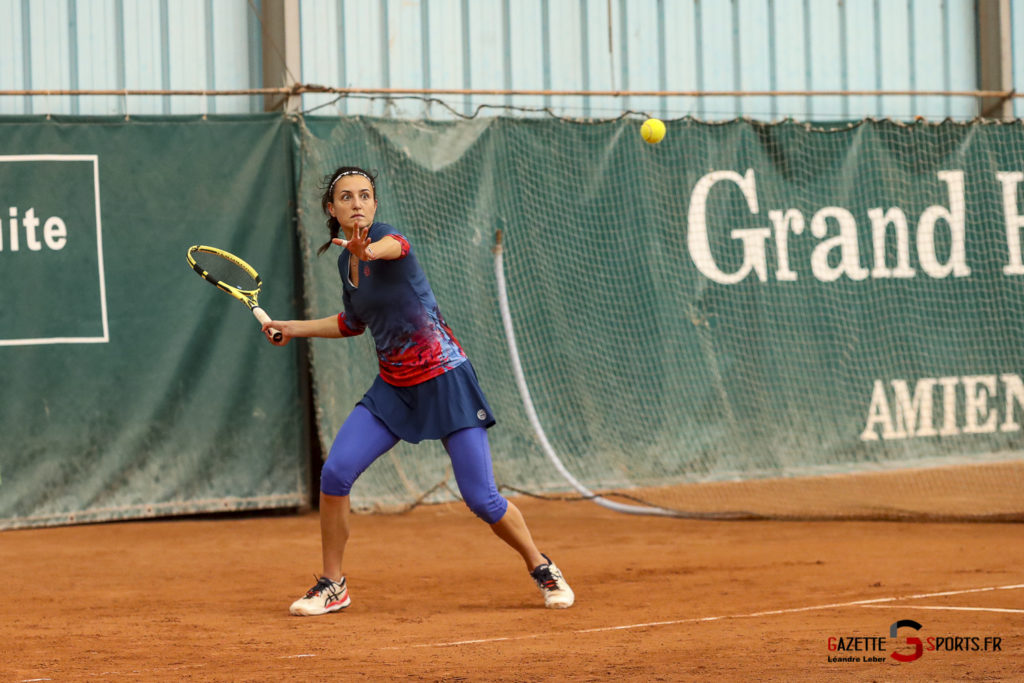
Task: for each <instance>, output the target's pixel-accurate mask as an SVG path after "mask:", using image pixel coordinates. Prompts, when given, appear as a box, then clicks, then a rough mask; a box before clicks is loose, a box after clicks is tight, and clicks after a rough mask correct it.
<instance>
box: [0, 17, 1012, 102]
mask: <svg viewBox="0 0 1024 683" xmlns="http://www.w3.org/2000/svg"><path fill="white" fill-rule="evenodd" d="M1021 4H1022V3H1021V2H1020V1H1019V0H1014V2H1013V3H1012V13H1013V16H1014V20H1013V27H1012V33H1013V36H1014V44H1015V45H1024V43H1022V42H1021V41H1024V8H1022V7H1021ZM299 7H300V30H301V61H302V66H301V72H302V73H301V76H300V75H298V74H296V76H297V77H298V78H299V80H300V81H302V82H305V83H318V84H323V85H329V86H339V87H344V86H350V87H395V88H453V89H527V90H550V89H555V90H559V89H563V90H672V91H712V90H713V91H732V90H876V89H878V90H893V89H906V90H974V89H976V88H977V87H978V70H979V69H978V59H977V45H976V41H977V38H976V36H977V26H976V23H977V22H976V18H975V12H976V10H975V0H302V2H301V3H300V6H299ZM260 8H261V2H260V0H0V89H2V90H16V89H183V88H187V89H211V90H212V89H243V88H251V87H259V86H260V85H261V84H262V81H263V77H262V76H263V75H262V73H261V51H262V50H263V48H264V43H263V40H262V38H261V30H260V23H259V13H260ZM268 49H275V46H272V45H268ZM1014 66H1015V73H1016V74H1020V76H1018V77H1017V78H1016V79H1015V80H1016V82H1018V83H1019V84H1020V85H1019V87H1018V89H1019V90H1024V50H1016V51H1015V54H1014ZM443 99H444V101H445V103H446V104H447V105H448V106H450V107H451V108H452V109H453V110H454V112H452V111H449V110H448V109H447V108H446V107H445V106H443V105H441V104H437V103H425V102H424V101H422V100H419V99H414V98H410V99H398V100H391V101H390V103H385V101H384V100H381V99H376V100H374V99H370V98H356V97H349V98H345V99H341V100H337V101H335V100H336V98H334V97H332V96H329V95H320V94H318V95H305V96H304V97H303V102H302V104H303V108H305V109H311V108H315V107H321V109H319V111H320V112H321V113H327V112H339V113H374V114H388V115H396V116H408V117H419V116H423V115H429V116H436V117H446V116H454V115H456V113H457V114H461V115H466V114H471V113H472V112H473V111H475V110H476V108H477V107H479V106H481V105H503V104H512V105H517V106H522V107H525V108H541V107H549V108H552V109H553V110H555V111H556V112H557V113H560V114H565V115H569V116H586V117H612V116H617V115H619V114H620V113H622V112H623V111H624V110H636V111H644V112H649V113H651V114H655V115H659V116H662V117H666V118H674V117H677V116H682V115H685V114H693V115H696V116H699V117H701V118H708V119H720V118H731V117H733V116H736V115H744V116H750V117H754V118H758V119H778V118H782V117H786V116H793V117H797V118H807V119H815V120H824V119H848V118H859V117H862V116H892V117H896V118H909V117H912V116H915V115H923V116H926V117H928V118H943V117H946V116H953V117H956V118H969V117H972V116H974V115H975V113H976V111H977V107H976V104H975V102H974V101H972V100H970V99H967V98H960V99H951V98H944V97H924V96H918V97H910V96H906V97H877V96H873V97H839V96H831V97H826V96H816V97H751V98H740V97H703V98H690V97H673V98H656V97H639V96H634V97H622V98H615V97H592V98H581V97H575V96H529V97H523V96H516V97H509V96H504V95H491V96H474V97H468V96H460V95H446V96H444V98H443ZM261 107H262V98H258V97H252V96H243V97H232V98H223V97H221V98H206V97H199V96H196V97H173V98H172V97H162V96H146V97H142V96H139V97H133V98H130V99H129V100H128V101H125V98H124V97H113V96H105V97H77V98H75V97H54V96H50V97H31V98H28V97H0V113H7V114H22V113H25V114H33V113H35V114H39V113H71V114H122V113H126V112H127V113H131V114H146V113H151V114H166V113H171V114H178V113H202V112H210V113H225V112H244V111H258V110H259V109H260V108H261ZM1016 107H1017V111H1018V112H1021V111H1024V106H1022V105H1021V103H1019V102H1018V103H1017V104H1016Z"/></svg>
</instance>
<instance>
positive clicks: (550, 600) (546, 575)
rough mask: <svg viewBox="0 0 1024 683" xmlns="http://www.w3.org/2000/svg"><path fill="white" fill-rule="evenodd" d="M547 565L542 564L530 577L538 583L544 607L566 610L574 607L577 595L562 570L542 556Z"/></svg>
mask: <svg viewBox="0 0 1024 683" xmlns="http://www.w3.org/2000/svg"><path fill="white" fill-rule="evenodd" d="M542 556H543V558H544V559H545V560H547V561H548V562H547V564H542V565H540V566H539V567H537V568H536V569H534V570H533V571H532V572H530V576H532V577H533V580H534V581H536V582H537V588H539V589H540V592H541V593H542V594H543V595H544V606H545V607H550V608H551V609H565V608H566V607H572V603H573V602H574V601H575V600H576V595H575V594H574V593H573V592H572V589H571V588H569V583H568V582H567V581H566V580H565V577H564V576H562V570H560V569H559V568H558V567H556V566H555V563H554V562H552V561H551V558H550V557H548V556H547V555H542Z"/></svg>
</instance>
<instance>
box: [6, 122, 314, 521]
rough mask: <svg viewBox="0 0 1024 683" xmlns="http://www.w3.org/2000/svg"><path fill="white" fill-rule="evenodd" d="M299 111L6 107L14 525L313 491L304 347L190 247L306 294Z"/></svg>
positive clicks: (283, 297) (263, 503)
mask: <svg viewBox="0 0 1024 683" xmlns="http://www.w3.org/2000/svg"><path fill="white" fill-rule="evenodd" d="M288 126H289V124H288V123H287V121H286V120H285V119H283V118H281V117H280V116H256V117H243V118H224V117H221V118H210V119H200V118H198V117H194V118H188V119H182V118H177V119H158V118H133V119H130V120H125V119H123V118H116V119H105V118H104V119H52V120H51V119H46V118H43V117H38V118H28V119H26V118H19V119H6V120H0V292H2V302H0V401H2V406H3V407H2V410H0V434H2V435H3V436H2V439H0V528H11V527H22V526H43V525H52V524H64V523H70V522H84V521H100V520H111V519H123V518H132V517H146V516H155V515H165V514H181V513H192V512H208V511H224V510H238V509H247V508H273V507H290V506H302V505H304V504H306V502H307V500H308V493H307V491H308V464H307V460H308V452H309V449H308V443H307V435H306V431H307V429H306V421H307V419H308V418H307V412H306V404H305V396H304V393H303V390H302V389H301V387H302V386H303V384H302V382H301V378H300V372H301V364H300V356H299V353H300V349H299V348H298V347H297V345H291V346H290V347H288V348H285V349H278V348H274V347H272V346H271V345H269V344H268V343H267V342H266V341H264V340H263V339H262V337H261V335H260V334H259V332H258V324H257V323H256V321H255V319H254V318H253V317H252V315H251V314H250V313H249V311H248V310H247V309H246V308H245V307H244V306H243V305H241V304H240V303H238V302H237V301H235V300H234V299H232V298H230V297H229V296H227V295H226V294H224V293H223V292H220V291H218V290H217V289H216V288H214V287H213V286H211V285H209V284H206V283H204V282H203V281H202V280H201V279H200V278H199V277H197V276H196V275H195V274H194V273H193V271H192V270H191V269H190V268H189V267H188V266H187V264H186V260H185V253H186V250H187V249H188V247H189V246H191V245H193V244H208V245H212V246H217V247H221V248H224V249H227V250H230V251H233V252H235V253H237V254H239V255H240V256H242V257H243V258H245V259H247V260H249V261H250V262H251V263H252V264H253V265H254V266H256V267H257V268H258V269H259V270H260V272H261V274H262V276H263V278H264V281H265V284H264V292H263V294H262V295H261V303H263V304H264V306H265V307H266V309H267V310H268V311H270V312H271V314H272V315H276V316H278V317H292V316H294V315H298V314H299V313H300V311H301V294H300V292H299V291H298V289H297V287H296V275H295V273H296V263H297V254H296V251H295V239H294V226H293V216H294V207H293V204H292V197H293V180H292V178H293V176H292V171H291V155H292V147H291V138H290V135H289V133H288Z"/></svg>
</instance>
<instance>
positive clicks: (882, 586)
mask: <svg viewBox="0 0 1024 683" xmlns="http://www.w3.org/2000/svg"><path fill="white" fill-rule="evenodd" d="M517 502H518V504H519V505H520V507H521V508H522V509H523V511H524V513H525V514H526V516H527V519H528V520H529V521H530V523H531V526H532V527H533V531H534V535H535V537H536V538H537V540H538V543H539V545H540V546H541V548H542V549H543V550H545V551H546V552H548V553H549V554H550V555H552V557H553V558H554V559H555V561H556V562H557V563H558V564H559V565H560V566H561V567H562V569H563V570H564V572H565V575H566V577H567V578H568V579H569V580H570V582H571V583H572V585H573V587H574V589H575V590H576V594H577V604H576V606H575V607H573V608H572V609H570V610H565V611H554V610H545V609H544V608H543V607H542V601H541V598H540V594H539V592H538V591H537V590H536V588H535V587H534V586H533V584H532V582H531V581H530V579H529V577H528V576H527V574H526V572H525V570H524V568H523V566H522V565H521V562H520V560H519V558H518V556H517V555H515V554H514V553H513V552H512V551H511V550H509V549H508V548H507V547H505V546H504V545H503V544H502V543H501V542H500V541H498V540H497V538H495V537H493V536H492V535H491V534H490V532H489V531H488V530H487V528H486V527H485V526H484V525H483V524H482V523H480V522H479V521H477V520H476V519H475V518H473V517H472V515H471V514H470V513H469V512H468V511H466V510H465V509H463V508H462V507H461V506H459V505H444V506H425V507H420V508H417V509H415V510H413V511H412V512H410V513H408V514H405V515H391V516H385V515H379V516H377V515H359V516H357V517H356V518H355V522H354V528H353V538H352V541H351V543H350V546H349V551H348V556H347V558H346V564H347V573H348V579H349V587H350V590H351V593H352V600H353V602H352V606H351V607H350V608H348V609H347V610H345V611H344V612H342V613H338V614H332V615H328V616H323V617H313V618H298V617H291V616H289V615H288V605H289V603H290V602H291V601H292V600H293V599H294V598H296V597H298V596H299V595H300V594H301V593H302V592H303V591H304V590H305V589H306V588H308V587H309V586H310V585H312V584H313V582H314V574H315V573H316V572H318V571H319V534H318V529H319V527H318V521H317V516H316V514H315V513H308V514H302V515H294V516H287V515H269V516H250V517H245V518H238V517H234V518H202V519H176V520H157V521H139V522H126V523H112V524H96V525H85V526H76V527H61V528H50V529H35V530H19V531H7V532H3V533H0V566H2V567H3V580H2V582H0V679H2V680H4V681H29V680H34V681H41V680H53V681H93V680H105V681H118V680H137V681H177V680H196V681H313V680H367V681H385V680H429V681H434V680H436V681H543V680H578V681H612V680H615V681H623V680H630V681H631V680H637V681H689V680H694V681H698V680H701V681H703V680H716V679H717V680H786V681H791V680H808V681H810V680H864V681H867V680H886V681H889V680H919V681H934V680H1006V681H1013V680H1022V679H1024V571H1022V567H1024V542H1022V532H1024V528H1022V526H1021V525H1020V524H1010V523H993V524H987V523H963V524H947V523H897V522H762V521H753V522H752V521H743V522H708V521H680V520H675V519H664V518H652V517H636V516H630V515H623V514H619V513H615V512H611V511H607V510H604V509H603V508H600V507H597V506H595V505H593V504H591V503H580V502H576V503H565V502H550V501H537V500H532V499H517ZM902 619H912V620H915V621H916V622H918V623H920V624H921V629H920V630H913V629H911V628H908V627H903V628H901V629H899V632H898V637H897V638H896V639H892V638H890V637H889V628H890V625H891V624H893V623H894V622H896V621H898V620H902ZM915 636H916V637H918V638H920V639H921V640H922V643H924V645H925V648H924V651H923V653H922V655H921V657H920V658H919V659H917V660H916V661H913V662H908V663H899V662H897V661H895V660H893V659H892V658H891V657H890V655H891V654H892V653H893V652H897V653H906V654H912V653H913V651H914V648H913V646H912V645H908V644H907V642H906V639H907V637H915ZM830 637H831V638H837V639H843V640H841V641H833V642H842V643H844V645H851V646H853V647H861V648H862V649H860V650H847V651H835V650H830V649H829V642H830V641H829V638H830ZM957 637H959V638H961V640H960V641H956V640H952V639H953V638H957ZM856 638H859V639H860V640H853V639H856ZM881 638H884V639H885V641H884V642H880V641H879V639H881ZM940 638H943V639H946V638H948V639H949V640H941V641H940V640H938V639H940ZM986 638H988V640H986ZM928 639H934V640H932V641H929V640H928ZM995 639H998V641H996V640H995ZM931 642H934V643H940V642H941V643H950V644H951V645H952V646H953V647H956V643H958V642H959V643H960V647H961V649H959V650H957V649H953V650H945V649H943V650H933V649H929V646H930V644H931ZM997 642H998V647H999V649H998V650H996V649H993V648H994V647H995V645H996V643H997ZM974 644H977V646H978V647H979V648H982V649H977V650H973V649H966V650H965V649H963V648H964V647H966V648H971V647H973V645H974ZM986 645H987V646H988V647H989V648H990V649H989V650H987V651H986V650H985V649H983V648H984V647H986ZM864 647H868V648H871V647H874V648H875V649H863V648H864ZM843 656H854V657H857V656H859V657H861V658H862V660H861V661H860V662H834V661H829V658H835V657H843ZM871 657H877V658H880V659H882V660H883V661H882V662H871V661H868V662H865V661H864V658H871Z"/></svg>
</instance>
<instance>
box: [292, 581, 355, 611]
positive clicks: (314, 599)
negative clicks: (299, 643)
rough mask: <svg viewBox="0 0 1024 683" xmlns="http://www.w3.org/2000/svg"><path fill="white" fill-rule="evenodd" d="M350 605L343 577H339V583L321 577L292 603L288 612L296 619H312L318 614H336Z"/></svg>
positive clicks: (350, 601)
mask: <svg viewBox="0 0 1024 683" xmlns="http://www.w3.org/2000/svg"><path fill="white" fill-rule="evenodd" d="M350 604H352V600H351V599H350V598H349V597H348V588H347V587H346V586H345V577H344V576H343V577H341V581H332V580H331V579H328V578H327V577H326V576H321V577H320V578H319V579H317V582H316V585H315V586H313V587H312V588H310V589H309V590H308V591H306V594H305V595H304V596H303V597H301V598H299V599H298V600H296V601H295V602H293V603H292V606H291V608H289V610H288V611H289V612H291V613H292V614H294V615H295V616H297V617H313V616H317V615H318V614H327V613H328V612H337V611H338V610H342V609H345V608H346V607H348V606H349V605H350Z"/></svg>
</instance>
